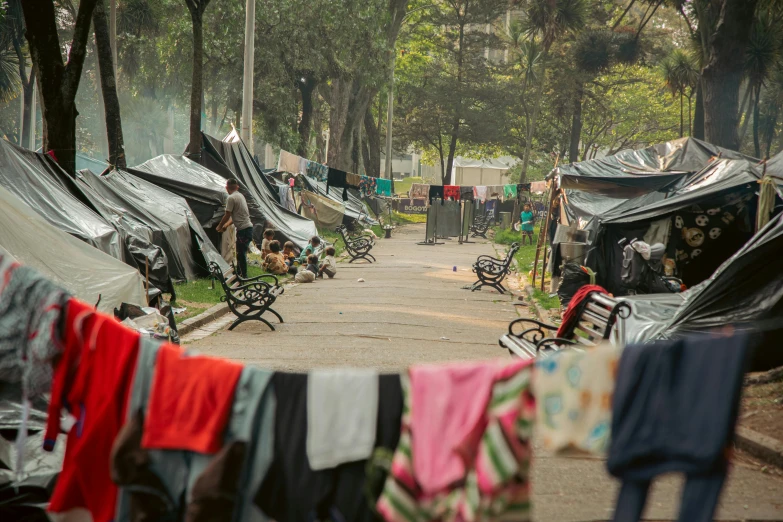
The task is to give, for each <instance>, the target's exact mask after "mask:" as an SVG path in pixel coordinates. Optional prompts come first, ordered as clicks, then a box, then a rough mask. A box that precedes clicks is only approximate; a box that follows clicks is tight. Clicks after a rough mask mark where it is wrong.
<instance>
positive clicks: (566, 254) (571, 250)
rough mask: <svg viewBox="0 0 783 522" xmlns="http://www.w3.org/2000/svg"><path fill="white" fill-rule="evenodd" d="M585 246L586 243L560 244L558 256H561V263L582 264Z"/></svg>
mask: <svg viewBox="0 0 783 522" xmlns="http://www.w3.org/2000/svg"><path fill="white" fill-rule="evenodd" d="M586 246H587V244H586V243H560V255H562V256H563V263H570V262H576V263H580V264H581V263H583V262H584V259H585V247H586Z"/></svg>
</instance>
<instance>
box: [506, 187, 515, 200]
mask: <svg viewBox="0 0 783 522" xmlns="http://www.w3.org/2000/svg"><path fill="white" fill-rule="evenodd" d="M503 198H504V199H516V198H517V186H516V185H503Z"/></svg>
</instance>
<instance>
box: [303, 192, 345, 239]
mask: <svg viewBox="0 0 783 522" xmlns="http://www.w3.org/2000/svg"><path fill="white" fill-rule="evenodd" d="M301 197H302V215H303V216H304V217H306V218H308V219H312V220H313V222H314V223H315V224H316V225H318V226H319V227H321V228H325V229H327V230H334V229H335V228H337V227H338V226H340V225H342V223H343V218H344V217H345V207H344V206H343V205H340V204H339V203H337V202H335V201H334V200H331V199H329V198H325V197H323V196H321V195H319V194H316V193H315V192H310V191H309V190H303V191H302V194H301Z"/></svg>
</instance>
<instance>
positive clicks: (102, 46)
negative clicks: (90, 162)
mask: <svg viewBox="0 0 783 522" xmlns="http://www.w3.org/2000/svg"><path fill="white" fill-rule="evenodd" d="M103 1H104V0H98V2H97V4H96V5H95V11H94V12H93V15H92V23H93V28H94V30H95V47H97V49H98V65H99V67H98V68H99V69H100V75H101V92H102V93H103V106H104V110H105V111H106V138H107V139H108V142H109V164H110V165H112V166H114V167H117V168H120V169H124V168H125V167H126V166H127V165H126V163H125V145H124V143H123V138H122V119H121V118H120V100H119V98H117V82H116V80H115V78H114V63H113V62H112V50H111V43H110V38H109V22H108V20H107V19H106V7H105V6H104V5H103Z"/></svg>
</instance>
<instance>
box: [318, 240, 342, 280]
mask: <svg viewBox="0 0 783 522" xmlns="http://www.w3.org/2000/svg"><path fill="white" fill-rule="evenodd" d="M325 253H326V255H325V256H324V262H323V263H322V264H321V268H319V269H318V276H319V277H323V276H324V274H326V275H327V276H329V279H331V278H333V277H334V276H335V275H336V274H337V261H335V259H334V254H335V250H334V247H332V246H330V247H326V250H325Z"/></svg>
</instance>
